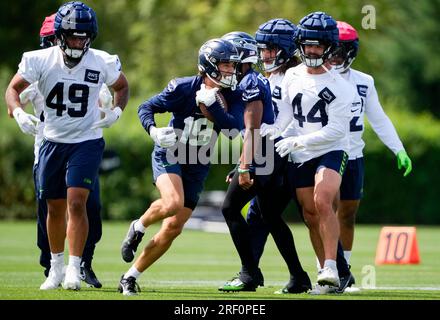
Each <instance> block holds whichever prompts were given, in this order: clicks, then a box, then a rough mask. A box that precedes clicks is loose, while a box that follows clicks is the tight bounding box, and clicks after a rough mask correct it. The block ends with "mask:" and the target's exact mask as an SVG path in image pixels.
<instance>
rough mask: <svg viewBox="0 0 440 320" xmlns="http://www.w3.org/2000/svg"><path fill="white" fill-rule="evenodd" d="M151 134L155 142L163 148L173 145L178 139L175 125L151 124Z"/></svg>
mask: <svg viewBox="0 0 440 320" xmlns="http://www.w3.org/2000/svg"><path fill="white" fill-rule="evenodd" d="M150 136H151V138H152V139H153V140H154V142H155V143H156V144H157V145H159V146H161V147H162V148H169V147H172V146H174V145H175V144H176V141H177V136H176V133H175V132H174V128H173V127H164V128H156V127H154V126H151V127H150Z"/></svg>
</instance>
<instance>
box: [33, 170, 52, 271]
mask: <svg viewBox="0 0 440 320" xmlns="http://www.w3.org/2000/svg"><path fill="white" fill-rule="evenodd" d="M37 171H38V164H36V165H34V168H33V177H34V187H35V200H36V204H37V246H38V248H39V249H40V251H41V252H40V265H41V266H42V267H44V269H45V270H44V275H45V276H46V278H47V276H48V275H49V270H50V246H49V240H48V238H47V227H46V220H47V204H46V200H40V199H39V198H38V192H39V189H40V187H39V183H38V174H37Z"/></svg>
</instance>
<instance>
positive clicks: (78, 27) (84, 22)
mask: <svg viewBox="0 0 440 320" xmlns="http://www.w3.org/2000/svg"><path fill="white" fill-rule="evenodd" d="M97 34H98V23H97V19H96V14H95V12H94V11H93V9H91V8H89V7H88V6H86V5H85V4H84V3H82V2H79V1H72V2H68V3H65V4H63V5H62V6H61V7H60V8H59V9H58V11H57V13H56V16H55V35H56V37H57V39H58V41H59V45H60V47H61V49H62V50H63V51H64V53H65V54H66V56H67V57H68V58H71V59H73V60H79V59H81V58H82V56H83V55H84V54H85V53H86V52H87V50H88V49H89V47H90V44H91V42H92V41H93V40H94V39H95V38H96V36H97ZM75 37H76V38H87V39H86V40H85V41H83V42H84V44H83V46H82V48H75V47H70V46H69V44H68V42H72V41H73V40H72V38H75ZM69 40H70V41H69ZM77 42H79V41H77Z"/></svg>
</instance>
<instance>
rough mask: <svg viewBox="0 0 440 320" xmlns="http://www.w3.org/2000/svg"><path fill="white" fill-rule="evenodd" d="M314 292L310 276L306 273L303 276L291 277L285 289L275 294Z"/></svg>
mask: <svg viewBox="0 0 440 320" xmlns="http://www.w3.org/2000/svg"><path fill="white" fill-rule="evenodd" d="M309 290H312V283H311V282H310V278H309V275H308V274H307V272H304V274H302V275H301V276H296V277H294V276H290V280H289V282H288V283H287V284H286V286H285V287H284V288H283V289H280V290H278V291H275V292H274V293H275V294H289V293H304V292H308V291H309Z"/></svg>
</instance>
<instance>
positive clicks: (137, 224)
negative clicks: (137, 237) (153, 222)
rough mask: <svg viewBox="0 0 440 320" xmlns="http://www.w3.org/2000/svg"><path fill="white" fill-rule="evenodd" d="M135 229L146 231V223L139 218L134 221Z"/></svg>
mask: <svg viewBox="0 0 440 320" xmlns="http://www.w3.org/2000/svg"><path fill="white" fill-rule="evenodd" d="M134 230H135V231H139V232H142V233H145V227H144V225H143V224H142V222H141V219H139V220H138V221H136V222H135V223H134Z"/></svg>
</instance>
